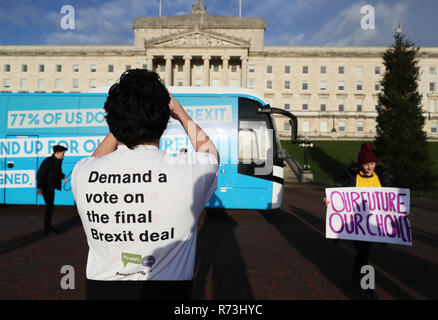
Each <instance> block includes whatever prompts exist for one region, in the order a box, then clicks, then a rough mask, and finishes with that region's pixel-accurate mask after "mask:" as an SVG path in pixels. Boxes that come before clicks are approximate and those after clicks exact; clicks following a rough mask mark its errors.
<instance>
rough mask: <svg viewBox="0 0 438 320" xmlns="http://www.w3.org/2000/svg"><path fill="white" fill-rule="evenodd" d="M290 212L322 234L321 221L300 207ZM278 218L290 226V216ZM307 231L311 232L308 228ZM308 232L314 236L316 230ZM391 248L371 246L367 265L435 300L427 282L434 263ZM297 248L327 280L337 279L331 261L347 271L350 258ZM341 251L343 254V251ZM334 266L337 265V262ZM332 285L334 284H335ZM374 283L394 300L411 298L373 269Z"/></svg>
mask: <svg viewBox="0 0 438 320" xmlns="http://www.w3.org/2000/svg"><path fill="white" fill-rule="evenodd" d="M290 209H291V210H292V212H293V214H296V215H297V216H298V217H300V218H301V219H303V220H305V221H306V222H308V223H310V224H311V225H313V226H315V227H317V228H318V229H319V230H320V231H321V232H323V233H324V234H325V221H323V220H321V219H320V218H318V217H316V216H314V215H313V214H311V213H310V212H307V211H305V210H302V209H300V208H297V207H294V206H290ZM282 215H283V216H284V217H283V218H285V219H288V220H290V222H291V223H293V221H294V217H293V215H292V214H289V213H286V212H283V213H282ZM296 223H301V224H302V222H301V221H299V220H298V221H296ZM309 229H310V230H311V228H309ZM312 231H313V232H314V233H316V231H314V230H312ZM284 236H285V238H286V239H288V238H291V237H290V235H287V234H285V235H284ZM320 238H321V241H320V242H321V243H322V242H330V240H328V239H325V238H322V237H320ZM420 238H421V237H418V234H417V233H416V232H415V230H414V234H413V239H414V240H415V239H420ZM423 238H424V237H423ZM341 241H343V243H348V246H349V247H350V246H351V248H353V246H352V244H351V241H348V240H341ZM420 241H421V240H420ZM297 245H298V243H297ZM322 245H323V244H321V246H322ZM392 246H393V245H385V246H382V245H380V244H374V245H373V247H372V248H371V251H370V263H371V264H374V265H375V266H379V267H380V268H382V269H383V270H385V271H387V272H388V273H390V274H391V275H392V276H394V277H395V278H397V279H399V280H400V281H402V282H403V283H404V284H406V285H408V286H409V287H411V288H412V289H414V290H415V291H417V292H418V293H420V294H421V295H423V296H424V297H425V298H427V299H436V298H437V297H438V293H437V292H436V290H435V287H434V284H433V283H432V282H431V280H432V279H435V277H436V270H437V266H436V265H435V264H434V263H431V262H429V261H427V260H425V259H422V258H420V257H418V256H415V255H412V254H409V253H407V252H406V251H401V250H398V249H396V248H395V247H392ZM394 246H396V245H394ZM339 248H340V249H341V248H342V247H340V246H339ZM298 249H300V251H301V252H303V254H305V255H306V256H307V257H309V258H310V259H312V261H314V262H315V264H317V265H318V267H319V268H320V270H321V271H322V272H323V273H324V274H325V275H326V276H327V277H328V278H329V279H338V278H339V277H338V275H337V274H334V272H335V273H339V270H336V269H333V270H332V268H333V266H334V265H335V263H334V261H342V262H341V263H342V264H343V265H346V266H347V267H348V268H349V269H351V266H352V263H353V261H352V258H351V257H350V258H349V259H346V258H343V259H342V260H334V259H333V258H334V257H325V258H323V257H324V256H325V255H326V253H325V252H323V250H322V248H321V249H320V250H318V251H317V252H316V253H313V252H308V251H309V250H308V249H307V250H306V248H304V247H303V246H299V247H298ZM412 249H413V248H412ZM342 250H343V251H345V249H342ZM353 250H354V249H353ZM350 256H351V255H350ZM326 259H328V260H326ZM336 264H337V265H339V263H336ZM345 275H349V273H346V274H344V275H343V276H344V277H345ZM333 282H334V283H336V282H335V281H333ZM376 283H377V284H378V285H379V286H380V287H382V288H383V289H384V290H385V291H386V292H388V293H389V294H390V295H391V296H392V297H394V298H396V299H412V296H411V295H409V293H407V292H405V290H403V289H402V288H400V287H399V286H398V285H396V284H395V283H393V282H392V281H391V280H390V279H389V278H388V277H386V276H385V275H384V274H382V273H380V272H379V271H377V270H376ZM340 289H342V288H340Z"/></svg>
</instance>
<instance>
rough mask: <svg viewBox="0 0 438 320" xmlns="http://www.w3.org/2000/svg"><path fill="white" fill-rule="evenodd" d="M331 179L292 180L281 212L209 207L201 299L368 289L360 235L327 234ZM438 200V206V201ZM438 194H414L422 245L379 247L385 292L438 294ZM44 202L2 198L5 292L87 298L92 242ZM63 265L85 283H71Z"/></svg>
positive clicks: (67, 212) (375, 258) (394, 295)
mask: <svg viewBox="0 0 438 320" xmlns="http://www.w3.org/2000/svg"><path fill="white" fill-rule="evenodd" d="M322 194H323V188H322V187H319V186H315V185H300V184H295V183H288V184H287V185H286V187H285V194H284V203H283V206H282V208H281V209H280V210H275V211H272V212H259V211H243V210H209V211H207V212H204V213H203V214H202V216H201V219H200V222H199V235H198V256H197V264H196V271H195V281H194V290H193V298H194V299H341V300H342V299H360V298H362V296H361V295H360V293H358V292H357V291H356V290H355V289H354V288H352V287H351V285H350V284H349V281H348V278H349V272H350V269H351V265H352V263H353V259H354V250H353V247H352V245H351V242H350V241H340V242H339V243H338V244H336V243H334V242H333V241H332V240H327V239H325V237H324V230H325V210H324V208H323V205H322V203H321V197H322ZM434 206H435V207H434ZM437 207H438V206H437V202H424V201H423V202H422V201H417V202H414V203H413V206H412V208H411V212H413V213H414V214H415V218H414V220H413V221H412V222H411V224H412V230H413V246H412V247H406V246H399V245H387V246H380V245H377V246H375V247H373V248H372V251H371V264H372V265H373V266H374V267H375V270H376V290H375V292H376V295H377V297H378V298H379V299H437V298H438V293H437V290H436V289H435V288H436V287H437V285H438V280H437V279H438V277H437V270H438V250H437V247H438V212H437V210H436V208H437ZM43 210H44V208H43V207H41V206H5V207H2V208H0V228H1V229H0V288H1V290H0V299H83V298H84V296H85V283H84V281H85V280H84V279H85V262H86V258H87V244H86V240H85V235H84V232H83V230H82V226H81V222H80V220H79V218H78V217H77V215H76V210H75V208H73V207H56V209H55V213H54V220H55V221H54V222H55V225H56V226H57V227H58V228H59V229H61V230H62V231H63V232H62V234H59V235H56V236H51V237H48V238H46V237H44V236H43V233H42V225H43ZM63 265H71V266H73V267H74V270H75V279H76V281H75V287H76V288H75V290H62V289H61V287H60V281H61V278H62V276H63V274H61V273H60V270H61V267H62V266H63Z"/></svg>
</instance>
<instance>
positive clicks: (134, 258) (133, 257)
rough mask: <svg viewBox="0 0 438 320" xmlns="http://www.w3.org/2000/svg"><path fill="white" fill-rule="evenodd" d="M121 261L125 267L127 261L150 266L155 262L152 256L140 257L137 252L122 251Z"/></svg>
mask: <svg viewBox="0 0 438 320" xmlns="http://www.w3.org/2000/svg"><path fill="white" fill-rule="evenodd" d="M122 262H123V267H126V266H127V265H128V263H133V264H141V265H143V266H145V267H149V268H151V267H152V266H153V265H154V263H155V257H154V256H144V257H142V256H141V255H139V254H133V253H127V252H122Z"/></svg>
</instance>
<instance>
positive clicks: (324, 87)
mask: <svg viewBox="0 0 438 320" xmlns="http://www.w3.org/2000/svg"><path fill="white" fill-rule="evenodd" d="M272 83H273V82H272V80H266V89H273V84H272ZM431 84H432V82H431ZM254 87H255V84H254V80H253V79H250V80H249V81H248V88H250V89H254ZM327 88H328V82H327V81H320V83H319V89H320V90H321V91H327ZM431 88H432V86H431ZM433 88H435V83H434V82H433ZM283 89H286V90H290V89H291V81H290V80H285V81H284V83H283ZM301 90H304V91H308V90H310V85H309V82H308V81H303V82H301ZM344 90H345V81H339V82H338V91H344ZM356 90H357V91H362V90H363V82H362V81H357V82H356ZM374 90H375V91H380V83H378V82H375V83H374ZM431 91H432V90H431Z"/></svg>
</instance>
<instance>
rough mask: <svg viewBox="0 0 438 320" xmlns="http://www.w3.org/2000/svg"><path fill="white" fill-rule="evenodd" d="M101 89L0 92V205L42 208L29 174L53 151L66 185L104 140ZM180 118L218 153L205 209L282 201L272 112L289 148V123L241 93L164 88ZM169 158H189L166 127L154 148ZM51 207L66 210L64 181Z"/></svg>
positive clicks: (182, 137)
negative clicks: (57, 150) (285, 130)
mask: <svg viewBox="0 0 438 320" xmlns="http://www.w3.org/2000/svg"><path fill="white" fill-rule="evenodd" d="M107 89H108V88H105V89H102V90H97V91H100V92H92V93H0V119H1V121H0V157H1V160H0V188H1V189H0V203H1V204H26V205H30V204H44V200H43V198H42V197H39V196H37V192H36V172H37V170H38V168H39V166H40V164H41V162H42V161H43V160H44V159H45V158H46V157H48V156H50V155H51V154H52V147H53V146H54V145H56V144H61V145H64V146H66V147H67V148H68V151H67V152H66V153H65V157H64V161H63V166H62V170H63V172H64V173H65V174H66V177H67V178H68V179H69V180H70V174H71V171H72V170H73V167H74V165H75V163H76V162H77V161H78V160H79V159H81V158H83V157H86V156H89V155H91V154H92V153H93V151H94V150H95V148H96V147H97V146H98V145H99V143H100V141H101V140H102V139H103V138H104V137H105V136H106V134H107V133H108V127H107V125H106V121H105V113H104V110H103V105H104V103H105V101H106V97H107V92H108V90H107ZM169 91H170V92H172V94H173V96H174V97H175V98H176V99H178V100H179V101H180V103H181V105H182V106H183V107H184V109H185V110H186V112H187V113H188V114H189V115H190V116H191V117H192V119H193V120H194V121H196V122H197V123H198V124H199V125H200V126H201V127H202V128H203V129H204V130H205V132H206V133H207V134H208V135H209V136H210V138H211V139H212V140H213V141H214V142H215V144H216V146H217V147H218V150H219V154H220V159H221V163H220V166H219V176H218V189H217V191H216V192H215V194H214V195H213V196H212V198H211V199H210V201H209V203H208V205H207V206H208V207H219V208H230V209H274V208H278V207H280V205H281V201H282V194H283V177H284V175H283V159H282V157H281V152H280V144H279V140H278V136H277V131H276V129H275V124H274V120H273V118H272V117H271V114H272V113H281V114H283V115H285V116H287V117H289V118H290V119H291V120H290V123H291V130H292V132H291V135H292V141H295V140H296V132H297V120H296V117H295V116H293V115H292V114H290V113H289V112H287V111H284V110H282V109H276V108H271V107H270V106H269V105H268V104H267V103H266V102H265V101H264V100H263V98H261V97H260V96H258V95H257V94H256V93H255V92H254V91H252V90H247V89H242V88H211V87H206V88H204V87H170V88H169ZM160 148H162V149H164V150H166V151H167V152H169V153H172V154H175V155H176V154H178V153H180V152H182V151H183V150H184V151H185V150H187V151H188V152H190V151H193V148H192V147H191V144H190V141H189V139H188V137H187V135H186V134H185V132H184V131H183V129H182V127H181V125H180V124H179V123H177V122H175V121H173V120H171V121H170V122H169V125H168V128H167V129H166V131H165V132H164V135H163V136H162V138H161V141H160ZM55 205H74V199H73V195H72V193H71V186H70V182H68V183H64V182H62V190H61V191H56V197H55Z"/></svg>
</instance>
